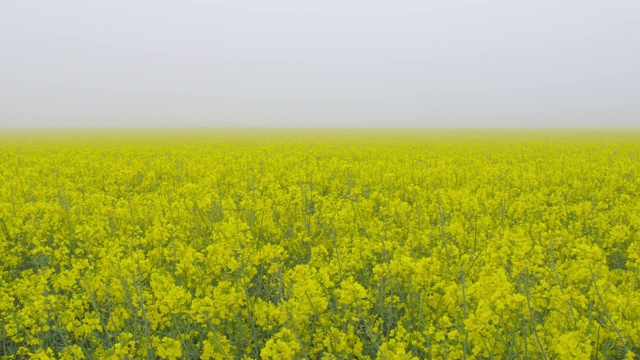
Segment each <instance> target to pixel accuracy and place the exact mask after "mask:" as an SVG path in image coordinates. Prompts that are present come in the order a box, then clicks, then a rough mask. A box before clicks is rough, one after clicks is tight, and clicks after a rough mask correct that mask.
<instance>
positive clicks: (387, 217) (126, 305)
mask: <svg viewBox="0 0 640 360" xmlns="http://www.w3.org/2000/svg"><path fill="white" fill-rule="evenodd" d="M639 176H640V133H638V132H633V131H632V132H629V131H627V132H623V131H599V132H596V131H582V132H573V133H572V132H568V131H555V132H551V131H529V132H523V131H474V132H472V131H466V132H454V131H394V132H392V131H382V130H380V131H355V130H354V131H315V132H314V131H306V132H302V131H287V130H281V131H267V130H264V131H261V130H252V131H229V130H220V131H214V130H207V131H201V132H198V131H186V132H185V131H170V130H166V131H146V132H145V131H128V132H117V131H104V133H100V132H99V131H93V132H87V131H84V132H83V131H76V132H69V131H68V132H16V131H14V132H6V131H5V133H3V134H1V136H0V266H1V268H0V270H1V271H2V272H1V279H0V331H1V332H2V343H1V344H0V354H1V355H2V356H4V358H22V357H27V356H31V357H35V358H40V359H46V358H53V357H58V358H62V359H74V358H97V359H102V358H113V359H124V358H161V359H178V358H193V359H195V358H202V359H228V358H263V359H271V358H272V359H292V358H311V359H316V358H326V359H331V358H336V359H348V358H352V359H366V358H379V359H411V358H433V359H440V358H449V359H461V358H465V357H468V358H536V359H537V358H542V359H545V358H546V359H571V358H610V359H620V358H625V357H626V358H629V359H631V358H635V355H634V354H639V353H640V348H639V347H640V281H639V274H638V269H639V267H640V236H639V234H638V230H639V229H640V179H639V178H638V177H639Z"/></svg>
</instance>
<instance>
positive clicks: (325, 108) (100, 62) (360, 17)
mask: <svg viewBox="0 0 640 360" xmlns="http://www.w3.org/2000/svg"><path fill="white" fill-rule="evenodd" d="M639 11H640V3H638V2H634V1H611V2H601V1H556V2H552V1H536V2H534V1H522V2H501V1H491V0H486V1H471V0H465V1H450V2H444V1H424V2H418V1H402V2H385V1H371V2H366V3H360V2H357V1H353V0H351V1H325V2H317V3H316V2H296V1H272V2H258V1H237V2H230V3H227V2H222V1H213V2H203V1H185V2H174V1H169V0H163V1H149V0H140V1H109V2H107V1H104V2H98V1H95V2H83V1H78V0H65V1H58V2H55V3H53V2H46V1H33V0H27V1H20V2H18V1H13V2H4V3H3V4H1V5H0V47H1V48H2V49H3V50H2V51H3V56H2V57H0V128H43V129H45V128H78V127H80V128H119V127H125V128H148V127H162V128H175V127H186V128H229V127H255V128H271V127H275V128H300V127H303V128H363V127H365V128H368V127H371V128H389V127H392V128H541V127H542V128H549V127H553V128H556V127H557V128H572V127H583V128H602V127H617V128H629V127H637V126H638V124H640V65H638V64H640V50H638V47H637V46H634V45H633V44H634V43H635V41H636V39H635V38H637V34H640V22H638V21H636V19H635V18H636V16H637V15H636V14H638V12H639Z"/></svg>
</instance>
